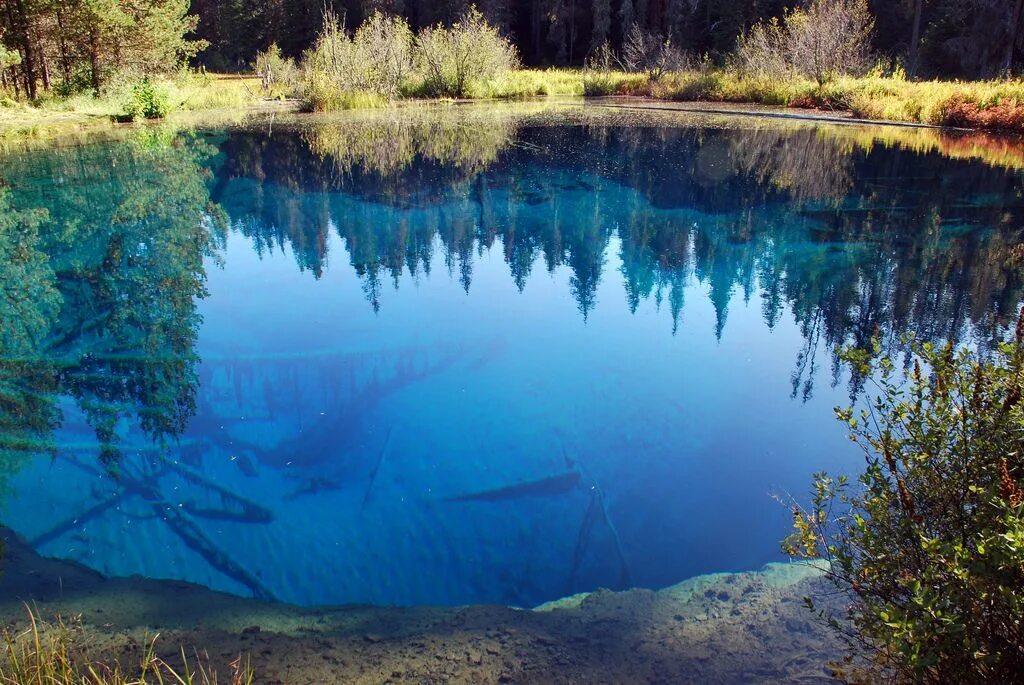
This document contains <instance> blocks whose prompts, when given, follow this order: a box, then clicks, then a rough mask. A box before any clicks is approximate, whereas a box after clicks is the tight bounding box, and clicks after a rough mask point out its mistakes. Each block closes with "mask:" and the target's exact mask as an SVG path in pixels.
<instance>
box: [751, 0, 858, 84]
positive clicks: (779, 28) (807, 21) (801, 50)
mask: <svg viewBox="0 0 1024 685" xmlns="http://www.w3.org/2000/svg"><path fill="white" fill-rule="evenodd" d="M874 26H875V23H874V19H873V18H872V15H871V11H870V10H869V9H868V4H867V0H812V1H811V2H810V3H809V4H808V5H807V7H806V9H797V10H793V11H791V12H789V13H787V14H786V17H785V20H784V21H783V22H782V23H779V21H778V20H776V19H772V20H770V21H768V22H761V23H758V24H755V25H754V26H753V27H752V28H751V29H750V31H749V32H748V33H746V34H745V35H742V36H740V38H739V41H738V44H737V50H736V53H735V62H736V64H737V65H738V66H739V67H740V68H741V69H744V70H746V71H748V72H750V73H752V74H756V75H761V76H765V75H768V76H779V77H782V76H785V75H786V74H787V73H790V72H797V73H799V74H802V75H804V76H807V77H809V78H813V79H814V80H815V81H817V82H818V85H823V84H825V83H827V82H828V81H831V80H833V79H835V78H836V77H837V76H842V75H846V74H854V75H859V74H863V73H865V72H867V70H868V69H870V68H871V35H872V33H873V32H874Z"/></svg>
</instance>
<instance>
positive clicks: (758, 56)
mask: <svg viewBox="0 0 1024 685" xmlns="http://www.w3.org/2000/svg"><path fill="white" fill-rule="evenodd" d="M787 38H788V34H787V33H786V30H785V29H784V28H783V25H782V24H781V23H780V22H779V19H778V17H772V18H771V19H770V20H768V21H763V22H758V23H757V24H754V26H752V27H751V29H750V31H748V32H747V33H745V34H741V35H740V37H739V40H738V41H737V43H736V52H735V53H734V55H733V64H734V65H735V66H736V68H737V69H738V70H740V71H742V72H743V73H745V74H749V75H751V76H758V77H769V78H770V77H780V76H784V75H786V74H787V73H788V72H789V71H790V68H791V67H790V63H789V60H788V58H787V55H786V49H787V48H786V44H787Z"/></svg>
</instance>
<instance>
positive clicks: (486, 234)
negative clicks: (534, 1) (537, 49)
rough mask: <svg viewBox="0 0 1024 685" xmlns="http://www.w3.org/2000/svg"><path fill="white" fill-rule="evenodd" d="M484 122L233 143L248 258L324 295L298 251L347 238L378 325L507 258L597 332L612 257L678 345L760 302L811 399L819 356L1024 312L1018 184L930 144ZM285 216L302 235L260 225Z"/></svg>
mask: <svg viewBox="0 0 1024 685" xmlns="http://www.w3.org/2000/svg"><path fill="white" fill-rule="evenodd" d="M470 111H471V110H470ZM488 112H489V114H488V115H487V116H489V117H491V119H490V120H488V121H487V122H485V123H481V121H480V120H478V119H474V118H472V117H475V116H478V115H475V114H474V115H472V116H470V115H465V116H466V117H469V118H460V117H463V114H462V110H457V111H456V112H455V113H454V114H452V113H446V114H445V115H443V116H436V117H435V116H434V115H430V114H426V113H424V112H417V113H415V114H414V115H411V116H410V117H409V118H408V120H406V119H403V118H402V116H401V115H399V114H395V113H389V114H387V115H374V116H376V117H377V118H374V116H371V115H366V116H365V117H364V118H363V119H360V118H356V119H353V120H351V121H346V125H345V126H340V125H338V124H337V123H334V124H332V123H327V124H324V125H313V126H311V127H308V128H302V129H299V130H294V131H279V132H278V133H276V134H275V135H274V136H273V137H272V138H266V137H264V138H262V139H260V140H253V139H252V138H253V136H250V135H249V134H238V135H236V136H232V139H231V141H230V142H229V146H228V155H227V158H228V161H227V164H226V168H227V169H230V170H231V172H230V173H232V174H233V175H234V176H235V177H238V178H247V179H257V180H259V181H260V184H259V185H260V186H261V187H260V190H259V193H261V194H260V195H258V196H257V199H256V201H255V202H252V203H249V204H247V203H229V204H230V205H231V206H232V207H233V209H232V218H233V221H234V222H235V224H236V225H238V226H241V227H242V230H243V231H251V232H254V241H255V242H256V243H257V245H261V244H279V243H283V242H287V243H289V244H291V245H292V246H293V249H294V250H295V252H296V254H297V255H299V261H300V266H302V267H303V268H306V266H307V265H309V264H314V265H315V267H314V268H312V271H313V273H314V274H317V273H319V269H321V268H322V261H323V258H324V255H323V254H320V253H319V252H317V253H315V254H314V253H312V252H309V253H307V250H308V246H310V245H315V246H317V250H320V251H322V250H324V249H325V246H326V245H327V244H328V242H329V241H328V236H327V231H328V230H329V229H328V227H329V226H331V225H334V226H336V228H337V232H338V234H339V236H340V237H341V238H342V239H343V242H344V246H345V249H346V251H347V257H348V259H349V260H350V262H351V264H352V266H353V267H354V268H355V270H356V273H357V274H358V275H359V276H360V277H361V278H362V279H363V288H364V292H365V294H366V298H367V300H368V301H369V302H370V303H371V305H372V306H373V307H374V308H375V309H377V308H379V307H381V306H382V298H383V297H384V296H385V288H384V283H385V282H386V280H388V279H389V280H391V282H392V283H393V284H394V286H395V287H397V286H398V284H399V281H400V276H401V275H402V274H403V273H409V274H410V275H412V276H414V277H415V276H416V274H417V273H422V272H425V271H426V270H427V269H429V267H430V264H431V260H432V259H433V257H434V252H435V250H440V255H441V256H442V257H443V265H444V266H445V267H446V268H447V269H448V271H449V273H450V274H451V275H452V277H454V278H457V279H458V280H459V281H460V283H461V285H462V286H463V288H465V289H466V290H467V291H468V290H469V289H470V288H471V287H472V277H473V264H474V261H475V258H476V255H477V254H479V253H481V252H482V251H484V250H489V249H492V247H494V246H495V245H496V244H497V243H498V242H500V243H501V250H502V254H503V257H504V259H505V262H506V264H507V268H508V269H509V274H510V276H511V278H512V279H513V282H514V283H515V285H516V287H517V288H519V289H523V288H525V287H526V285H527V283H528V280H529V278H530V275H531V273H532V272H533V270H534V268H535V267H536V266H537V265H538V264H543V267H542V268H544V269H546V270H548V271H555V270H557V269H560V268H566V269H567V270H568V273H569V279H568V280H569V288H570V291H571V293H572V295H573V297H574V299H575V300H576V304H577V307H578V309H579V311H580V313H581V314H582V315H583V316H584V317H587V316H589V314H590V313H591V312H592V311H593V309H594V307H595V306H596V305H597V292H598V286H599V284H600V283H601V280H602V278H607V275H606V274H605V273H604V271H605V268H606V263H607V259H608V251H609V249H610V245H612V244H613V241H614V242H615V244H616V245H617V248H618V251H619V254H618V257H619V258H620V260H621V267H620V270H621V275H622V278H623V282H624V290H625V302H626V306H627V307H628V308H629V309H630V310H631V311H636V310H637V309H638V308H639V307H640V305H641V303H642V302H643V301H645V300H652V301H654V302H655V303H656V304H658V305H659V306H660V305H661V304H662V303H663V301H665V300H667V303H668V307H667V309H668V311H669V314H670V318H671V322H672V323H671V326H672V331H673V332H674V331H676V330H677V329H678V327H679V326H680V325H685V324H684V323H682V322H681V316H682V312H683V303H684V301H685V299H686V297H685V296H686V292H685V291H686V289H687V287H690V286H691V285H692V284H693V283H694V282H696V283H699V284H700V285H701V286H702V288H706V290H707V292H708V296H709V297H710V300H711V303H712V305H713V307H714V310H715V319H716V320H715V324H714V326H715V328H714V333H715V334H716V335H718V336H722V335H723V333H724V332H725V330H726V329H727V325H728V317H729V309H730V307H731V306H735V304H734V303H735V300H736V298H737V297H740V298H742V299H744V300H748V301H749V300H752V299H753V298H755V297H757V298H758V299H759V300H760V307H761V312H762V315H763V319H764V321H765V323H766V325H768V326H769V327H772V328H774V327H776V326H778V325H779V324H780V322H782V321H783V320H784V319H785V318H791V319H792V320H793V321H794V322H795V324H796V325H797V327H798V329H799V330H800V332H801V335H802V336H803V338H804V346H803V348H802V350H800V351H799V352H798V355H797V357H796V360H795V366H794V373H793V394H794V396H796V397H804V398H806V397H809V396H810V394H811V392H812V390H813V379H814V376H815V374H816V370H815V368H814V367H815V365H816V364H817V363H818V361H817V360H818V357H819V356H820V355H819V351H828V352H830V353H831V352H832V351H834V350H835V349H836V348H837V347H840V346H844V345H851V344H853V345H865V344H867V343H868V342H869V341H870V339H871V338H872V336H874V335H876V333H877V334H880V335H881V336H882V338H883V339H884V340H885V341H886V343H887V345H889V346H890V347H893V346H896V345H898V344H899V342H898V338H899V337H900V336H901V335H902V334H904V333H913V334H916V335H918V336H919V337H923V338H929V339H938V338H942V339H946V340H952V341H959V340H961V339H963V337H964V336H965V335H970V336H973V339H974V341H975V342H978V343H981V344H986V341H991V340H994V338H995V336H996V333H997V331H998V330H999V328H1000V327H1001V326H1004V325H1006V324H1007V322H1009V321H1010V320H1011V319H1013V317H1014V311H1015V308H1016V307H1017V306H1018V305H1019V303H1020V301H1021V298H1022V296H1024V292H1022V289H1021V288H1022V284H1021V278H1020V276H1019V269H1018V268H1017V267H1018V265H1019V264H1018V260H1019V252H1020V249H1019V246H1020V244H1021V243H1022V241H1024V233H1022V229H1021V225H1022V222H1024V215H1022V210H1021V200H1020V195H1021V190H1020V188H1021V177H1020V174H1019V173H1017V172H1014V171H1012V170H1007V169H1004V168H1000V167H999V166H998V165H996V164H993V165H986V164H978V163H968V162H967V161H962V160H958V159H950V158H948V157H946V156H944V155H943V154H940V153H939V152H937V151H938V150H945V149H947V148H949V146H950V145H951V144H950V143H948V142H944V141H943V140H937V139H936V140H931V139H928V140H926V139H924V138H922V137H921V133H920V132H911V133H908V134H907V135H908V136H910V137H908V139H907V141H906V143H905V144H904V143H903V142H902V141H901V139H899V138H893V137H892V136H893V135H894V134H892V133H891V132H886V134H885V135H886V136H887V137H886V138H885V139H884V144H876V143H875V138H874V137H872V136H871V135H867V134H865V133H863V132H861V131H859V130H853V129H827V128H826V129H821V128H816V127H791V126H785V127H779V126H774V125H773V126H767V125H764V124H762V123H758V122H754V123H751V124H750V126H749V127H747V128H744V127H739V126H735V125H733V124H730V125H728V126H725V125H723V126H721V127H716V126H715V125H706V121H705V122H703V125H701V126H699V127H688V126H679V125H677V124H678V122H675V123H674V122H673V120H671V119H666V120H655V119H651V120H646V119H640V120H636V121H630V122H628V125H619V124H618V123H616V121H615V120H612V121H610V122H609V121H605V120H603V119H602V118H600V117H594V118H591V119H586V118H584V119H583V120H582V121H581V122H580V125H577V126H565V125H564V122H565V120H564V118H561V119H560V118H559V117H555V118H547V119H546V118H543V117H541V118H531V117H529V116H520V115H517V114H516V113H515V111H514V110H510V111H507V112H506V113H505V115H504V117H505V118H504V119H502V118H501V116H500V110H488ZM496 112H497V113H496ZM480 116H482V115H480ZM432 117H433V118H432ZM395 122H398V123H397V124H396V123H395ZM552 124H557V125H552ZM387 127H390V128H387ZM385 129H386V131H385ZM929 135H933V134H929ZM257 137H258V136H257ZM232 146H233V148H232ZM954 149H955V148H954ZM254 151H258V152H256V153H255V154H254ZM1008 158H1009V157H1007V156H1006V155H1003V156H1002V157H1001V158H1000V159H1008ZM293 206H301V207H303V208H304V209H303V211H302V212H300V213H299V215H300V216H302V217H304V219H303V220H302V221H299V222H297V223H296V222H295V221H294V220H293V219H292V218H291V216H292V214H291V213H290V212H280V211H278V210H276V209H274V210H273V211H269V212H268V211H267V208H268V207H271V208H280V207H293ZM314 208H315V211H314ZM311 231H312V232H313V234H315V238H311V237H309V236H310V232H311ZM307 255H308V256H307ZM832 362H833V379H834V380H835V379H837V378H838V366H836V365H835V357H834V356H833V357H832ZM856 382H857V381H856V379H855V384H856Z"/></svg>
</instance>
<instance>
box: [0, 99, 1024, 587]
mask: <svg viewBox="0 0 1024 685" xmlns="http://www.w3.org/2000/svg"><path fill="white" fill-rule="evenodd" d="M957 142H961V143H962V142H963V141H958V140H957V139H956V138H948V137H943V136H940V135H939V134H935V133H934V132H931V131H928V132H922V131H912V132H908V133H906V134H902V133H901V134H897V133H894V132H892V131H885V130H882V129H865V128H858V127H830V126H827V125H810V124H796V123H790V122H787V123H778V122H771V121H765V120H760V119H757V118H751V117H743V118H739V117H737V118H722V117H717V118H716V117H711V116H701V115H687V114H681V113H671V112H654V111H636V112H633V111H627V110H619V109H611V108H607V109H604V108H598V107H583V106H551V107H541V106H520V107H499V106H473V107H462V108H443V109H431V108H410V109H408V110H407V111H403V110H398V111H387V112H377V113H353V114H351V115H346V116H343V117H337V118H323V119H318V118H303V117H298V116H295V117H284V118H283V119H275V120H273V121H270V120H267V121H261V122H256V123H252V124H248V125H232V126H227V125H225V126H223V127H221V128H219V129H210V130H178V129H168V128H150V129H135V130H131V131H127V132H120V133H118V134H112V135H110V136H104V137H102V138H99V139H90V140H78V141H68V142H66V143H61V144H54V145H50V146H29V147H22V148H17V149H11V150H8V151H6V152H4V153H2V154H0V179H2V180H0V209H5V210H6V211H5V212H4V217H5V218H0V229H2V230H0V283H2V284H3V289H4V292H5V297H4V298H3V299H2V300H0V308H2V310H0V319H2V321H3V336H2V337H0V458H2V460H3V461H2V463H0V489H2V499H3V509H2V513H0V522H2V523H3V524H5V525H8V526H10V527H11V528H13V529H14V530H16V531H17V532H18V533H19V534H20V535H22V536H23V537H24V538H25V539H27V540H28V541H30V542H31V544H32V545H33V546H35V547H36V548H37V549H38V550H39V551H40V552H41V553H42V554H44V555H46V556H54V557H61V558H67V559H73V560H77V561H79V562H81V563H83V564H85V565H87V566H90V567H92V568H95V569H97V570H99V571H101V572H103V573H105V574H110V575H117V576H124V575H132V574H141V575H143V576H147V577H153V578H174V579H183V580H188V581H192V582H195V583H199V584H202V585H206V586H209V587H212V588H215V589H219V590H225V591H228V592H232V593H236V594H241V595H255V596H258V597H263V598H269V599H274V600H279V601H286V602H292V603H298V604H305V605H321V604H340V603H375V604H428V603H429V604H461V603H471V602H497V603H505V604H511V605H516V606H530V605H535V604H538V603H540V602H543V601H546V600H550V599H554V598H558V597H562V596H565V595H568V594H572V593H575V592H581V591H586V590H592V589H595V588H598V587H609V588H623V587H630V586H643V587H661V586H665V585H669V584H672V583H674V582H678V581H680V580H683V579H685V578H687V577H689V576H693V575H696V574H702V573H707V572H715V571H738V570H747V569H756V568H758V567H760V566H761V565H763V564H765V563H766V562H769V561H777V560H780V559H781V553H780V551H779V540H780V539H781V538H782V537H783V536H784V535H785V534H786V533H787V529H788V526H789V521H790V515H789V511H788V509H787V508H786V507H785V506H783V505H782V504H780V503H779V502H778V501H776V498H782V499H785V498H786V496H787V495H788V494H789V493H793V494H798V495H803V494H804V493H805V491H806V487H807V485H808V484H809V482H810V475H811V473H813V472H815V471H819V470H823V469H827V470H830V471H846V472H852V471H855V470H857V469H858V468H859V467H860V465H861V464H862V461H861V457H860V455H859V454H858V453H857V451H856V450H855V448H854V447H853V446H852V445H851V444H850V443H849V441H848V440H847V439H846V437H845V433H844V430H843V427H842V426H841V425H840V424H839V423H838V422H836V420H835V419H834V418H833V407H835V406H837V405H846V404H849V403H850V402H851V401H855V400H856V399H857V398H858V393H859V391H860V388H861V387H862V385H863V379H856V378H851V377H850V374H849V373H848V371H847V370H846V369H845V368H844V366H843V365H842V364H840V363H839V362H838V357H837V354H836V350H837V348H839V347H842V346H845V345H865V344H867V343H868V341H869V340H870V339H871V337H872V336H873V335H877V336H879V337H880V339H881V340H882V342H883V345H884V346H885V347H886V349H887V350H888V351H890V352H893V353H895V354H899V353H900V352H901V351H902V350H903V349H905V345H904V344H903V343H902V342H901V341H900V337H901V336H902V335H905V334H908V333H913V334H915V335H917V336H919V337H921V338H927V339H938V340H950V339H951V340H954V341H956V342H958V343H963V344H970V345H976V346H979V347H982V348H984V347H985V346H988V345H991V344H992V342H993V341H994V340H995V339H996V338H997V337H998V336H999V335H1000V334H1001V332H1002V331H1003V330H1004V328H1005V326H1006V325H1007V323H1008V322H1012V321H1015V320H1016V313H1017V310H1018V307H1019V305H1020V302H1021V299H1022V297H1024V289H1022V287H1024V281H1022V278H1021V273H1022V272H1021V269H1020V266H1021V259H1022V255H1024V197H1022V193H1024V183H1022V178H1024V177H1022V174H1021V173H1020V172H1018V171H1015V170H1013V169H1012V164H1010V163H1007V162H1006V161H1005V159H1002V160H1001V161H1000V160H997V162H989V161H985V160H984V159H979V158H975V156H972V155H970V154H966V155H965V154H957V155H956V157H953V156H947V154H946V153H947V152H949V151H950V150H953V151H954V152H955V151H962V150H963V148H964V146H963V145H960V146H957V145H956V143H957ZM4 222H6V223H4Z"/></svg>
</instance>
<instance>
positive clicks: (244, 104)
mask: <svg viewBox="0 0 1024 685" xmlns="http://www.w3.org/2000/svg"><path fill="white" fill-rule="evenodd" d="M158 86H159V87H160V88H163V89H164V90H165V91H166V92H167V94H168V96H169V99H170V102H171V106H172V109H173V110H174V111H177V112H182V111H184V112H211V111H218V110H219V111H223V112H229V111H230V112H244V111H245V110H248V109H252V108H254V107H257V106H261V103H265V102H266V101H267V100H273V99H280V98H281V97H282V93H281V92H274V93H269V94H266V93H263V92H262V91H261V90H260V86H259V80H258V79H256V78H254V77H244V78H241V77H229V76H212V75H211V76H207V75H197V74H185V75H182V76H178V77H175V78H167V79H163V80H160V81H159V82H158ZM127 87H128V85H127V84H126V85H125V86H123V87H121V88H116V87H115V88H112V89H111V92H110V93H109V94H107V95H105V96H103V97H100V98H94V97H92V96H90V95H87V94H83V95H76V96H74V97H71V98H67V99H57V98H53V97H45V98H43V99H41V100H39V101H38V102H36V103H34V104H32V105H28V104H25V103H22V102H15V101H13V100H11V99H10V98H9V97H4V96H3V95H2V94H0V139H3V138H24V137H49V136H50V135H53V134H58V133H61V132H66V131H68V130H69V129H71V130H74V129H76V128H85V127H96V126H98V125H109V122H110V121H111V119H112V118H114V117H116V116H117V115H118V114H119V113H121V112H122V111H123V108H124V101H125V98H126V93H127ZM404 95H405V97H406V98H408V99H425V97H424V95H423V88H422V87H421V86H420V85H418V84H417V83H416V82H415V81H413V82H411V83H410V84H408V86H407V87H406V88H405V89H404ZM470 95H471V96H472V97H473V98H477V99H518V98H530V97H536V96H545V95H548V96H608V95H632V96H645V97H652V98H658V99H664V100H675V101H704V102H727V103H750V104H760V105H770V106H781V107H800V108H815V109H821V110H826V111H834V112H843V113H848V114H850V115H853V116H856V117H862V118H866V119H878V120H884V121H897V122H912V123H923V124H938V125H948V126H960V127H966V128H978V129H986V130H1002V131H1010V132H1015V133H1024V81H1021V80H1003V81H976V82H962V81H913V82H911V81H905V80H902V79H895V78H884V77H877V76H870V77H864V78H840V79H837V80H835V81H833V82H830V83H827V84H825V85H818V84H817V83H815V82H813V81H810V80H807V79H803V78H799V77H790V78H764V77H753V76H744V75H742V74H739V73H737V72H734V71H729V70H723V69H705V70H694V71H683V72H675V73H670V74H666V75H664V76H662V77H661V78H659V79H657V80H653V79H651V78H650V77H649V76H648V75H646V74H631V73H624V72H616V71H608V72H596V71H582V70H574V69H545V70H540V69H523V70H517V71H512V72H509V73H508V74H506V75H504V76H501V77H499V78H495V79H489V80H486V81H481V82H478V83H474V84H473V85H472V86H471V88H470ZM304 100H305V109H307V110H309V111H333V110H347V109H372V108H380V107H385V106H387V105H388V104H389V103H388V101H387V100H385V99H383V98H381V97H380V96H377V95H374V94H371V93H363V92H355V93H354V92H347V91H340V90H338V89H336V88H332V87H331V86H330V84H322V85H320V86H317V87H311V88H306V91H305V93H304ZM172 116H173V115H172Z"/></svg>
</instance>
